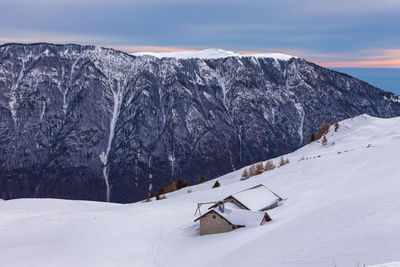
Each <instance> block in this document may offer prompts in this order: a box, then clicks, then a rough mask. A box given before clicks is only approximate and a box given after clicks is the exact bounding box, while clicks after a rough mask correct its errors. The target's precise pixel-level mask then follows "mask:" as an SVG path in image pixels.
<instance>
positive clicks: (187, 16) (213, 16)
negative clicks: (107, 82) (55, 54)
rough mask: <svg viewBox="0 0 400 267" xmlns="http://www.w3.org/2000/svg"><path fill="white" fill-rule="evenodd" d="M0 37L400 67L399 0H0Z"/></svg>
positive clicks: (337, 64)
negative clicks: (266, 54) (215, 50)
mask: <svg viewBox="0 0 400 267" xmlns="http://www.w3.org/2000/svg"><path fill="white" fill-rule="evenodd" d="M0 6H1V8H0V43H7V42H38V41H40V42H43V41H46V42H56V43H71V42H73V43H81V44H95V45H101V46H108V47H114V48H117V49H121V50H125V51H144V50H150V51H173V50H181V49H184V50H187V49H190V50H196V49H203V48H210V47H218V48H223V49H227V50H234V51H238V52H240V51H250V52H251V51H254V52H283V53H289V54H294V55H297V56H301V57H304V58H307V59H309V60H311V61H315V62H317V63H320V64H322V65H324V66H330V67H377V68H400V15H399V14H400V1H399V0H329V1H326V0H246V1H243V0H241V1H239V0H113V1H105V0H0Z"/></svg>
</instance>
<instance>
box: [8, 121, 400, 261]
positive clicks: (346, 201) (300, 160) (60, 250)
mask: <svg viewBox="0 0 400 267" xmlns="http://www.w3.org/2000/svg"><path fill="white" fill-rule="evenodd" d="M339 124H340V126H339V129H338V131H337V132H335V131H334V129H333V127H332V128H331V130H330V131H329V133H328V135H327V139H328V143H327V145H325V146H323V145H322V144H321V143H320V142H319V141H317V142H314V143H312V144H310V145H306V146H305V147H303V148H301V149H299V150H297V151H295V152H293V153H290V154H287V155H284V158H285V159H286V158H288V159H289V160H290V163H289V164H287V165H285V166H283V167H280V168H276V169H274V170H272V171H268V172H264V173H263V174H261V175H258V176H253V177H251V178H249V179H247V180H245V181H240V177H241V173H242V170H238V171H235V172H232V173H229V174H227V175H224V176H222V177H219V178H217V179H218V181H219V182H220V183H221V186H220V187H219V188H214V189H212V188H211V187H212V185H213V184H214V182H215V181H209V182H206V183H204V184H200V185H196V186H192V187H190V188H184V189H181V190H179V191H175V192H173V193H171V194H168V195H167V199H164V200H159V201H155V200H153V201H151V202H149V203H141V202H139V203H134V204H125V205H122V204H109V203H101V202H87V201H67V200H54V199H17V200H9V201H0V236H1V242H0V258H1V262H2V264H3V265H4V266H10V267H14V266H140V267H147V266H276V267H286V266H288V267H289V266H296V267H297V266H300V267H301V266H304V267H314V266H315V267H320V266H338V267H342V266H364V264H365V265H372V264H378V263H388V264H387V265H382V266H399V263H397V265H396V264H395V263H393V264H389V263H390V262H392V261H400V250H399V240H400V225H399V222H400V213H399V210H400V194H399V192H400V178H399V177H400V169H399V168H398V160H397V159H398V158H399V156H400V152H399V151H400V117H397V118H392V119H379V118H374V117H370V116H367V115H362V116H358V117H356V118H354V119H348V120H346V121H343V122H340V123H339ZM273 161H274V163H275V164H277V163H278V161H279V157H278V158H275V159H273ZM258 184H264V185H266V186H267V187H269V188H270V189H272V190H273V191H275V192H276V193H277V194H279V195H280V196H282V197H283V198H285V200H284V201H283V202H282V204H281V205H280V206H279V207H277V208H275V209H272V210H270V211H268V213H269V215H270V216H271V218H272V221H270V222H267V223H265V224H264V225H262V226H258V227H252V228H240V229H238V230H234V231H232V232H229V233H224V234H216V235H208V236H199V233H198V231H199V229H198V228H199V225H198V222H196V223H195V222H194V221H193V220H194V219H195V218H196V216H195V215H194V212H195V209H196V207H197V203H198V202H207V201H214V200H220V199H223V198H224V197H226V196H228V195H231V194H233V193H235V192H238V191H240V190H243V189H246V188H249V187H251V186H254V185H258ZM189 189H190V190H189ZM189 192H191V193H189ZM206 208H207V207H206V206H203V212H204V210H205V209H206Z"/></svg>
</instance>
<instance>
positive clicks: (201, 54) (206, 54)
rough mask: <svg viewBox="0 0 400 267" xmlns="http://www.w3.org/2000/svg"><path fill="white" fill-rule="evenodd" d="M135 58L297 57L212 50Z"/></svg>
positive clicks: (283, 58) (281, 58)
mask: <svg viewBox="0 0 400 267" xmlns="http://www.w3.org/2000/svg"><path fill="white" fill-rule="evenodd" d="M131 55H133V56H144V55H149V56H153V57H157V58H177V59H189V58H201V59H216V58H226V57H261V58H274V59H278V60H289V59H291V58H295V56H291V55H286V54H281V53H263V54H240V53H236V52H233V51H227V50H223V49H217V48H210V49H204V50H199V51H176V52H135V53H132V54H131Z"/></svg>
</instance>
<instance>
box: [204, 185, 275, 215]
mask: <svg viewBox="0 0 400 267" xmlns="http://www.w3.org/2000/svg"><path fill="white" fill-rule="evenodd" d="M281 200H282V198H281V197H280V196H278V195H277V194H275V193H274V192H272V191H271V190H269V189H268V188H267V187H265V186H264V185H263V184H259V185H256V186H253V187H250V188H248V189H245V190H243V191H240V192H238V193H236V194H233V195H230V196H228V197H226V198H224V199H223V200H222V202H224V203H228V202H230V203H233V204H235V205H236V206H237V207H239V208H241V209H244V210H252V211H266V210H269V209H273V208H275V207H277V206H278V203H279V201H281ZM216 206H217V204H215V205H213V206H211V207H210V209H211V208H215V207H216Z"/></svg>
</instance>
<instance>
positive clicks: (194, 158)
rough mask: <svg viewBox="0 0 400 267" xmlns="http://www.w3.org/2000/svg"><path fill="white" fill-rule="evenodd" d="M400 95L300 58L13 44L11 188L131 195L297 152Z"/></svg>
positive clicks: (1, 125) (5, 118)
mask: <svg viewBox="0 0 400 267" xmlns="http://www.w3.org/2000/svg"><path fill="white" fill-rule="evenodd" d="M398 99H399V98H398V96H396V95H394V94H391V93H388V92H384V91H382V90H380V89H377V88H375V87H373V86H370V85H368V84H366V83H364V82H361V81H359V80H357V79H355V78H352V77H350V76H348V75H343V74H340V73H338V72H334V71H330V70H328V69H325V68H322V67H320V66H318V65H316V64H313V63H311V62H308V61H306V60H304V59H301V58H290V59H289V60H279V59H273V58H257V57H251V56H250V57H242V58H240V57H226V58H218V59H199V58H194V59H193V58H190V59H175V58H161V59H159V58H156V57H147V56H144V57H135V56H132V55H129V54H127V53H125V52H120V51H118V50H114V49H108V48H100V47H95V46H80V45H75V44H68V45H62V44H58V45H52V44H47V43H39V44H27V45H20V44H18V45H12V44H11V45H2V46H0V115H1V118H2V119H1V122H0V134H1V136H2V137H1V139H0V151H1V153H0V192H1V196H2V197H3V198H17V197H32V196H35V197H60V198H72V199H92V200H111V201H115V202H131V201H135V200H138V199H143V198H144V197H145V196H146V195H147V193H148V192H149V190H151V189H154V188H157V187H159V186H163V185H165V184H166V183H167V182H168V181H169V180H171V179H172V180H176V179H178V178H183V179H186V180H188V181H189V182H190V183H194V182H196V181H197V180H198V179H199V177H200V176H206V177H207V178H214V177H216V176H219V175H221V174H223V173H226V172H229V171H232V170H235V169H238V168H241V167H242V166H245V165H248V164H250V163H254V162H256V161H260V160H265V159H267V158H270V157H274V156H278V155H281V154H284V153H287V152H288V151H293V150H295V149H297V148H299V147H300V146H302V145H304V144H305V143H306V139H307V136H308V135H310V134H311V133H313V132H315V131H316V130H318V128H319V126H320V125H322V123H324V122H327V121H328V122H332V121H333V120H334V119H339V120H341V119H345V118H349V117H353V116H356V115H359V114H363V113H368V114H371V115H374V116H380V117H392V116H398V115H400V103H399V102H398Z"/></svg>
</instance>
